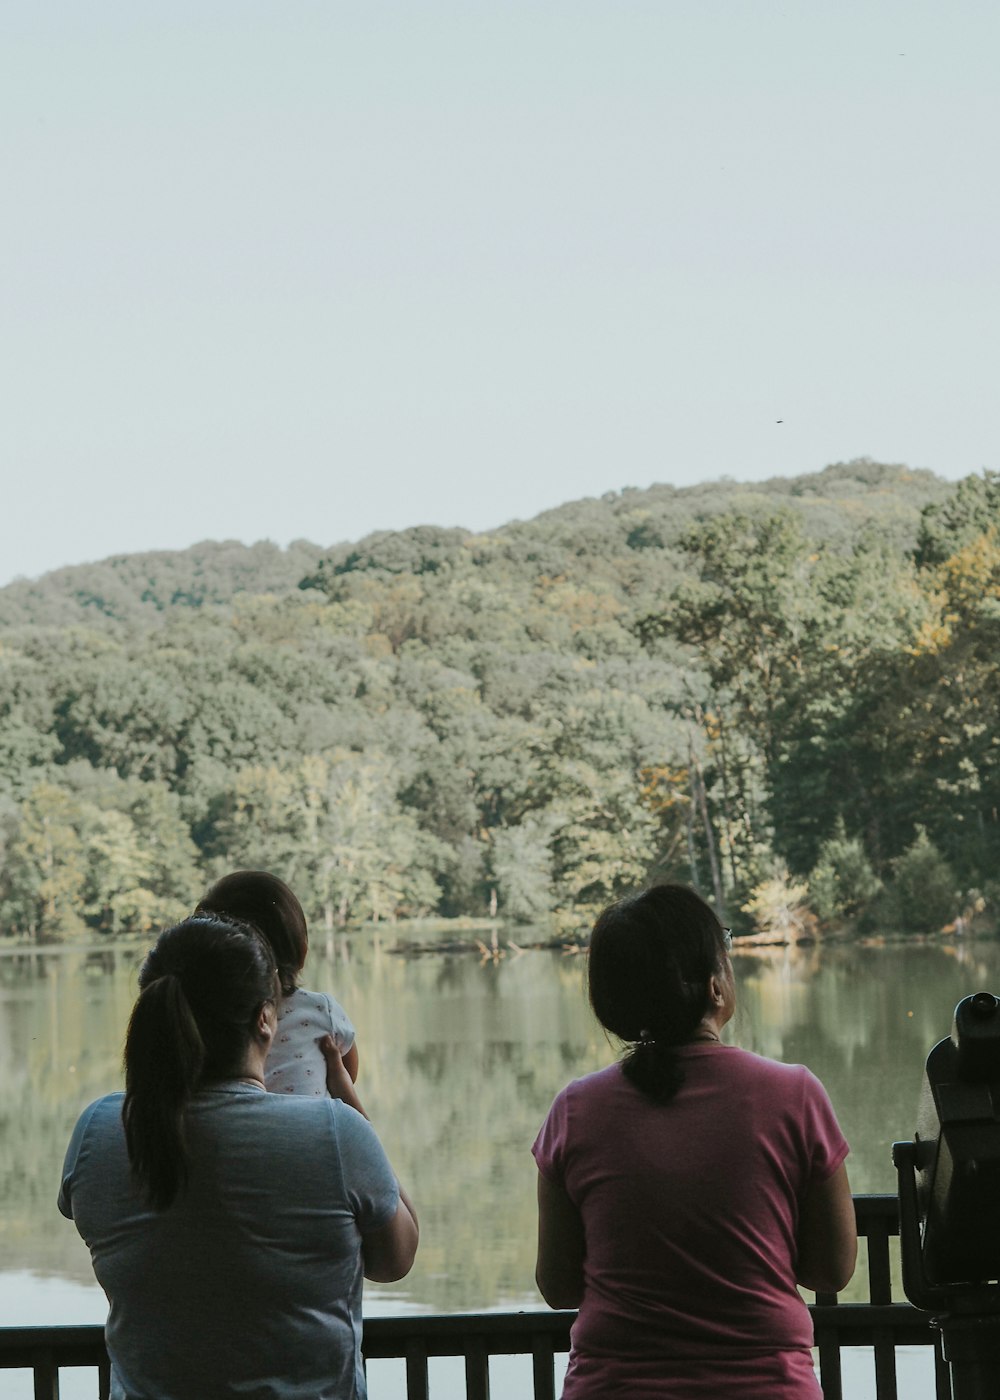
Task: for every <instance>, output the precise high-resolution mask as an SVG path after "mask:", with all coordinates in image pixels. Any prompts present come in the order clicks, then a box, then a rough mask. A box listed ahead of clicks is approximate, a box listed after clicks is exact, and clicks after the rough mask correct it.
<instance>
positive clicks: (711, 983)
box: [708, 972, 726, 1011]
mask: <svg viewBox="0 0 1000 1400" xmlns="http://www.w3.org/2000/svg"><path fill="white" fill-rule="evenodd" d="M708 995H709V999H710V1000H711V1003H712V1006H713V1007H714V1009H715V1010H716V1011H718V1010H719V1009H720V1008H721V1007H723V1006H725V1004H726V989H725V987H724V986H723V983H722V978H721V976H720V975H719V973H717V972H713V973H712V975H711V977H710V978H709V979H708Z"/></svg>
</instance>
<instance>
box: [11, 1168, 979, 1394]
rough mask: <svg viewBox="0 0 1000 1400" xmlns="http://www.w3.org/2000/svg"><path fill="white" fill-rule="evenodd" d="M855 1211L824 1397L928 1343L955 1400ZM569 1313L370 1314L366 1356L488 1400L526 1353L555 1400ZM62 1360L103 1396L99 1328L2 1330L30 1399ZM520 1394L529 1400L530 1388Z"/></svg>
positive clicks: (827, 1338)
mask: <svg viewBox="0 0 1000 1400" xmlns="http://www.w3.org/2000/svg"><path fill="white" fill-rule="evenodd" d="M854 1207H855V1213H856V1216H857V1221H858V1236H859V1238H860V1239H861V1240H863V1241H864V1242H865V1243H866V1246H867V1248H866V1253H867V1274H868V1278H867V1301H865V1302H841V1301H840V1300H839V1298H838V1296H837V1295H836V1294H818V1295H817V1297H816V1302H815V1303H814V1304H812V1305H811V1308H810V1310H811V1312H812V1315H813V1323H814V1326H815V1331H816V1346H817V1349H818V1352H819V1365H820V1377H821V1380H822V1383H823V1394H824V1397H825V1400H843V1396H844V1393H843V1383H842V1378H841V1359H842V1353H843V1349H844V1348H845V1347H868V1348H871V1350H872V1352H873V1365H874V1380H875V1393H876V1395H877V1397H878V1400H899V1392H898V1387H897V1371H896V1362H897V1356H896V1349H897V1348H898V1347H902V1346H905V1347H913V1346H917V1347H928V1348H931V1349H932V1355H933V1366H934V1378H935V1394H936V1396H937V1400H951V1384H950V1380H949V1375H948V1368H947V1366H946V1364H945V1362H944V1360H943V1358H942V1356H941V1351H940V1345H939V1342H938V1333H937V1331H936V1330H935V1329H933V1328H932V1327H931V1323H930V1317H929V1315H928V1314H927V1313H923V1312H920V1311H918V1310H917V1309H916V1308H914V1307H911V1306H910V1304H909V1303H906V1302H902V1301H897V1300H895V1299H894V1298H893V1290H894V1279H895V1278H897V1277H898V1275H899V1270H898V1254H896V1251H895V1250H894V1249H892V1248H891V1243H892V1241H893V1240H894V1239H895V1238H896V1237H897V1236H898V1234H899V1221H898V1216H897V1205H896V1197H895V1196H855V1198H854ZM894 1255H896V1257H895V1259H894ZM894 1263H895V1265H896V1267H895V1269H894V1267H893V1266H894ZM855 1287H856V1285H852V1293H853V1291H854V1288H855ZM573 1317H574V1314H573V1313H571V1312H518V1313H473V1314H469V1313H465V1314H458V1315H455V1316H448V1317H436V1316H435V1317H427V1316H413V1317H379V1318H369V1319H368V1320H367V1321H366V1322H365V1333H364V1351H365V1356H366V1358H367V1360H368V1361H370V1362H374V1361H381V1360H385V1359H395V1360H398V1361H402V1362H403V1363H404V1365H405V1371H406V1396H407V1400H429V1397H430V1362H431V1360H432V1358H435V1357H459V1358H462V1360H463V1361H464V1367H465V1396H466V1400H489V1397H490V1358H491V1357H493V1356H525V1357H530V1358H531V1371H532V1386H533V1388H532V1389H531V1390H530V1396H533V1397H534V1400H555V1394H556V1379H555V1376H556V1361H555V1358H556V1356H557V1355H558V1354H559V1353H565V1352H567V1351H568V1350H569V1331H570V1327H571V1325H572V1322H573ZM67 1366H91V1367H93V1368H94V1370H95V1373H96V1374H95V1378H94V1396H95V1400H107V1395H108V1388H109V1371H108V1358H107V1353H106V1351H105V1349H104V1335H103V1330H102V1329H101V1328H100V1327H8V1328H3V1327H0V1370H4V1369H7V1370H9V1369H14V1368H23V1369H26V1370H29V1371H31V1373H32V1376H33V1380H34V1400H59V1371H60V1368H62V1367H67ZM0 1388H2V1387H0ZM371 1389H372V1400H378V1396H377V1392H376V1389H375V1386H374V1384H373V1385H372V1388H371ZM505 1400H506V1396H505ZM523 1400H529V1391H528V1389H527V1384H526V1389H525V1392H524V1397H523ZM903 1400H906V1397H904V1398H903Z"/></svg>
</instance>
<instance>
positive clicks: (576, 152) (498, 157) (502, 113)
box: [0, 0, 1000, 582]
mask: <svg viewBox="0 0 1000 1400" xmlns="http://www.w3.org/2000/svg"><path fill="white" fill-rule="evenodd" d="M998 72H1000V8H998V6H997V5H996V0H948V3H943V2H942V0H933V3H927V0H900V2H899V3H894V2H893V0H804V2H803V3H795V0H780V3H778V2H776V3H770V2H769V0H644V2H643V3H640V2H639V0H530V3H528V2H525V3H522V0H489V2H488V3H482V2H481V0H465V3H457V2H456V3H445V0H395V2H394V3H393V2H392V0H384V3H380V0H353V3H347V0H308V2H307V0H269V3H258V0H193V2H190V3H189V0H169V3H167V2H166V0H162V2H161V3H157V2H156V0H142V3H136V0H101V3H99V4H83V3H81V0H7V2H6V4H5V5H4V6H3V7H2V9H0V141H2V172H0V173H2V191H3V216H2V218H0V285H2V303H0V355H2V361H0V372H2V382H3V389H4V393H3V410H2V414H0V433H2V437H0V444H2V470H3V496H2V502H0V582H5V581H7V580H9V579H10V578H11V577H13V576H15V575H18V574H25V575H28V576H34V575H37V574H39V573H41V572H43V571H45V570H47V569H50V568H54V567H57V566H59V565H61V564H68V563H76V562H82V561H85V560H89V559H98V558H103V557H105V556H106V555H108V554H112V553H124V552H131V551H136V550H145V549H153V548H159V549H162V548H170V549H173V548H184V547H186V546H187V545H189V544H191V543H193V542H194V541H196V540H199V539H205V538H238V539H243V540H246V541H252V540H255V539H258V538H270V539H274V540H276V541H278V542H279V543H281V544H285V543H287V542H288V541H289V540H290V539H293V538H296V537H305V538H308V539H311V540H314V541H316V542H317V543H319V544H322V545H326V544H330V543H333V542H336V541H339V540H342V539H352V538H357V537H358V536H360V535H362V534H364V533H366V532H368V531H370V530H373V529H398V528H402V527H404V526H406V525H413V524H419V523H428V522H433V523H437V524H442V525H452V524H460V525H466V526H468V527H470V528H473V529H486V528H489V527H491V526H496V525H499V524H501V523H503V522H504V521H506V520H508V519H511V518H515V517H520V518H525V517H528V516H531V515H534V514H536V513H537V512H538V511H540V510H543V509H546V508H548V507H550V506H554V505H557V504H559V503H561V502H562V501H565V500H569V499H573V498H575V497H579V496H584V495H596V494H600V493H602V492H604V491H608V490H615V489H618V488H620V487H622V486H647V485H649V484H651V483H652V482H654V481H666V482H673V483H674V484H675V485H678V486H680V485H686V484H689V483H692V482H695V481H699V480H704V479H708V478H714V477H718V476H722V475H728V476H732V477H735V478H736V479H738V480H754V479H759V478H763V477H766V476H771V475H797V474H798V473H800V472H806V471H816V470H819V469H821V468H822V467H823V466H825V465H826V464H827V463H829V462H833V461H838V460H844V459H848V458H851V457H856V456H865V455H867V456H871V457H876V458H879V459H881V460H884V461H893V462H906V463H908V464H910V465H911V466H914V467H918V466H919V467H930V468H931V469H932V470H934V471H936V472H938V473H940V474H941V475H944V476H947V477H951V478H956V477H959V476H964V475H966V474H967V473H969V472H972V471H978V470H980V469H981V468H982V467H984V466H991V467H996V466H997V465H998V455H1000V454H998V452H997V441H998V430H1000V394H998V392H997V383H998V371H1000V356H998V353H997V344H998V335H1000V331H998V327H1000V317H998V296H997V292H998V283H1000V180H998V178H997V138H998V132H1000V83H998V81H997V73H998ZM779 419H780V420H783V421H782V422H780V423H779V422H778V421H777V420H779Z"/></svg>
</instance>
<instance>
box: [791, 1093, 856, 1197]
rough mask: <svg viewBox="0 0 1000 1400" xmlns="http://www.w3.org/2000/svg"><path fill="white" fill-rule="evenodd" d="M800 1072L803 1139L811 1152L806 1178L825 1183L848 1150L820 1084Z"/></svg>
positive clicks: (826, 1095)
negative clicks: (803, 1082) (801, 1078)
mask: <svg viewBox="0 0 1000 1400" xmlns="http://www.w3.org/2000/svg"><path fill="white" fill-rule="evenodd" d="M802 1072H803V1074H804V1075H805V1094H804V1102H803V1105H802V1129H803V1138H804V1141H805V1142H806V1143H807V1144H808V1145H809V1148H810V1149H811V1153H810V1160H809V1164H808V1179H809V1180H810V1181H826V1180H828V1179H829V1178H830V1177H831V1176H833V1174H834V1172H835V1171H836V1170H837V1168H838V1167H839V1166H840V1165H841V1163H842V1162H843V1161H844V1159H845V1157H846V1156H847V1154H848V1152H849V1151H850V1148H849V1147H848V1144H847V1139H846V1138H845V1137H844V1134H843V1133H842V1132H841V1129H840V1124H839V1123H838V1122H837V1115H836V1114H835V1113H834V1111H833V1104H832V1103H831V1102H830V1098H829V1095H828V1094H827V1092H826V1090H825V1089H824V1088H823V1085H822V1084H821V1083H820V1082H819V1080H818V1079H817V1078H816V1076H815V1075H814V1074H813V1073H812V1071H811V1070H808V1069H803V1071H802Z"/></svg>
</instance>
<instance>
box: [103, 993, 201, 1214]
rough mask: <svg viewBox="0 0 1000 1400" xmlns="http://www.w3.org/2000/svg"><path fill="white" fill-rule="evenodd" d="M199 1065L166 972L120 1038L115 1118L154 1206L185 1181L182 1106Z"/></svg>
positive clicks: (194, 1027)
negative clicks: (121, 1074)
mask: <svg viewBox="0 0 1000 1400" xmlns="http://www.w3.org/2000/svg"><path fill="white" fill-rule="evenodd" d="M204 1063H205V1044H204V1041H203V1040H202V1038H201V1032H200V1031H199V1030H198V1023H197V1021H196V1020H195V1018H194V1014H193V1012H192V1010H191V1007H190V1004H189V1003H188V999H187V997H186V996H185V994H184V987H183V985H182V983H181V980H180V978H179V977H177V976H176V975H175V974H174V973H166V974H165V975H164V976H162V977H157V978H156V979H155V981H152V982H150V983H148V985H147V986H146V987H144V988H143V990H142V991H141V992H140V994H139V1000H138V1001H137V1002H136V1004H135V1007H134V1009H133V1011H132V1017H131V1020H130V1021H129V1026H128V1034H127V1036H126V1039H125V1103H124V1105H123V1108H122V1118H123V1121H124V1124H125V1142H126V1145H127V1147H128V1155H129V1162H130V1163H131V1166H132V1175H133V1178H134V1179H135V1181H136V1184H137V1185H138V1186H139V1188H140V1190H141V1191H142V1193H143V1195H144V1196H145V1198H146V1200H147V1201H148V1203H149V1204H150V1205H151V1206H152V1207H153V1208H154V1210H163V1209H165V1208H166V1207H167V1206H169V1205H170V1204H171V1202H172V1201H173V1200H174V1197H175V1196H176V1195H177V1193H178V1191H179V1190H180V1189H181V1188H182V1187H183V1186H185V1185H186V1184H187V1174H188V1162H187V1148H186V1144H185V1137H184V1110H185V1109H186V1108H187V1104H188V1100H189V1099H190V1098H191V1095H192V1094H193V1093H194V1091H195V1088H196V1086H197V1084H198V1080H199V1079H200V1077H201V1071H202V1068H203V1067H204Z"/></svg>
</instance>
